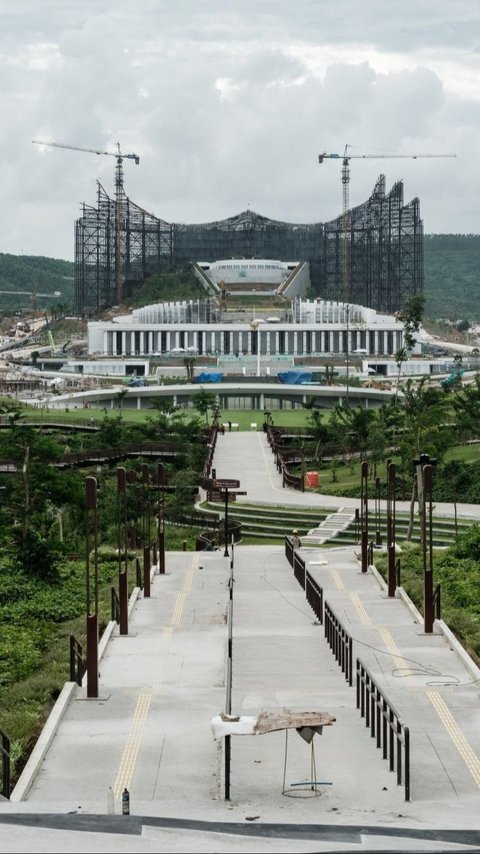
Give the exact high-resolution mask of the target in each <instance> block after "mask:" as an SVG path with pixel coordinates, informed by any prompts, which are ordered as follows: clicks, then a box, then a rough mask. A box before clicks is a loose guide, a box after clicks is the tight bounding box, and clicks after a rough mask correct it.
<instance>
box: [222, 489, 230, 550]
mask: <svg viewBox="0 0 480 854" xmlns="http://www.w3.org/2000/svg"><path fill="white" fill-rule="evenodd" d="M223 556H224V557H229V551H228V487H227V486H226V487H225V551H224V553H223Z"/></svg>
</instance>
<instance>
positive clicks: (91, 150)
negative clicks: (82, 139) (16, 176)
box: [32, 139, 140, 166]
mask: <svg viewBox="0 0 480 854" xmlns="http://www.w3.org/2000/svg"><path fill="white" fill-rule="evenodd" d="M32 143H35V144H36V145H50V146H51V147H52V148H69V149H70V151H88V152H89V153H90V154H108V155H109V156H110V157H121V158H122V159H123V158H126V159H128V160H134V161H135V163H136V165H137V166H138V164H139V163H140V157H139V156H138V154H122V152H121V151H120V144H119V143H117V145H118V151H117V152H115V151H102V150H101V149H99V148H82V147H81V146H79V145H66V144H65V143H62V142H44V141H43V140H41V139H32Z"/></svg>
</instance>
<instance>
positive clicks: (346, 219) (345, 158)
mask: <svg viewBox="0 0 480 854" xmlns="http://www.w3.org/2000/svg"><path fill="white" fill-rule="evenodd" d="M349 148H350V146H349V145H346V146H345V149H344V152H343V155H341V154H336V153H334V154H327V152H326V151H324V152H323V153H322V154H319V155H318V162H319V163H323V161H324V160H327V159H331V160H341V161H342V173H341V175H342V204H343V207H342V211H343V213H342V232H343V235H342V237H343V240H342V250H343V251H342V262H343V301H344V303H345V313H346V334H347V346H346V362H347V400H348V389H349V382H348V378H349V351H350V344H349V340H348V339H349V335H350V329H349V313H350V301H351V297H352V294H351V263H350V189H349V188H350V160H353V159H356V160H374V159H387V158H388V159H400V158H407V159H411V160H418V159H420V158H437V157H456V156H457V155H456V154H349V152H348V149H349Z"/></svg>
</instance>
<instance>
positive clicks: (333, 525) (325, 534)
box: [302, 507, 355, 546]
mask: <svg viewBox="0 0 480 854" xmlns="http://www.w3.org/2000/svg"><path fill="white" fill-rule="evenodd" d="M354 519H355V513H354V512H352V511H351V510H343V509H342V508H341V507H340V508H339V509H338V510H337V511H336V512H335V513H330V514H329V515H328V516H327V517H326V518H325V519H324V520H323V521H322V522H320V524H319V525H318V527H316V528H311V529H310V531H308V533H307V534H304V535H303V536H302V546H303V545H304V546H321V545H323V543H325V542H326V541H327V540H331V539H333V537H336V536H337V534H338V533H339V532H340V531H345V530H346V529H347V528H349V527H350V525H351V524H352V522H353V521H354Z"/></svg>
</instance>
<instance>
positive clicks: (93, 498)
mask: <svg viewBox="0 0 480 854" xmlns="http://www.w3.org/2000/svg"><path fill="white" fill-rule="evenodd" d="M85 511H86V513H85V515H86V525H85V529H86V530H85V569H86V577H85V584H86V610H87V697H98V524H97V480H96V478H95V477H87V478H86V481H85ZM91 528H92V529H93V596H92V595H91V586H92V585H91V581H92V579H91V573H90V552H91V549H90V529H91ZM92 600H93V611H92V608H91V605H92Z"/></svg>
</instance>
